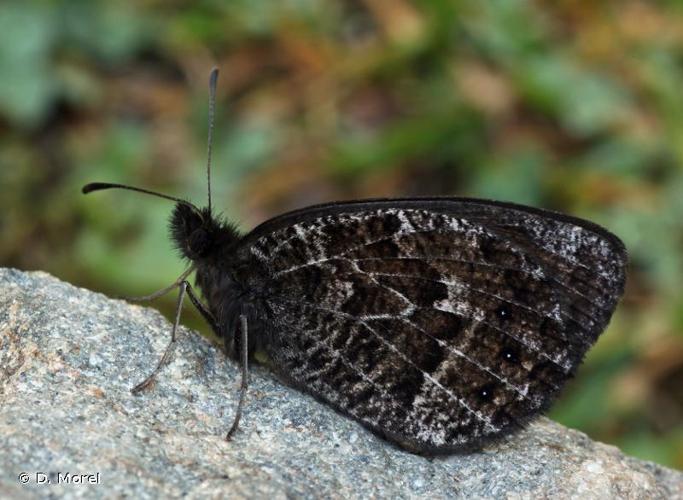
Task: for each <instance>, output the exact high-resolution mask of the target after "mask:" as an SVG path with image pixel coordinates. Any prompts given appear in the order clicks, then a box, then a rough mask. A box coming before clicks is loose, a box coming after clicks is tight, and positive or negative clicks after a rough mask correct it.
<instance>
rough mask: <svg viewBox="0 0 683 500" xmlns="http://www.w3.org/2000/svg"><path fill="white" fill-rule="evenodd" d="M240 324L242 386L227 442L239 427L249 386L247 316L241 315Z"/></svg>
mask: <svg viewBox="0 0 683 500" xmlns="http://www.w3.org/2000/svg"><path fill="white" fill-rule="evenodd" d="M240 323H241V330H242V331H241V334H242V335H241V341H240V342H241V348H242V352H241V354H242V356H241V365H242V384H241V386H240V401H239V403H238V405H237V413H236V414H235V420H234V421H233V422H232V427H230V430H229V431H228V434H227V435H226V436H225V440H226V441H229V440H230V438H232V435H233V434H234V433H235V431H236V430H237V427H238V426H239V423H240V418H241V417H242V408H244V401H245V400H246V397H247V387H248V386H249V365H248V363H249V346H248V340H249V335H248V333H249V332H248V330H247V327H248V324H247V316H246V314H242V315H241V316H240Z"/></svg>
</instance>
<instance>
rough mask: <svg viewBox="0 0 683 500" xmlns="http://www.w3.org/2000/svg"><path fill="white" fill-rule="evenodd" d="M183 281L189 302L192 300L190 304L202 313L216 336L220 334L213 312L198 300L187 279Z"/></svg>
mask: <svg viewBox="0 0 683 500" xmlns="http://www.w3.org/2000/svg"><path fill="white" fill-rule="evenodd" d="M184 283H185V289H186V290H187V296H188V297H189V298H190V302H192V305H193V306H195V307H196V308H197V311H199V313H200V314H201V315H202V317H203V318H204V319H205V320H206V322H207V323H208V324H209V326H210V327H211V329H212V330H213V331H214V333H215V334H216V335H218V336H220V331H219V330H218V323H216V319H215V318H214V317H213V314H211V312H210V311H209V308H208V307H206V306H205V305H204V304H203V303H202V301H201V300H199V297H197V295H196V294H195V293H194V289H193V288H192V286H191V285H190V283H189V282H188V281H184Z"/></svg>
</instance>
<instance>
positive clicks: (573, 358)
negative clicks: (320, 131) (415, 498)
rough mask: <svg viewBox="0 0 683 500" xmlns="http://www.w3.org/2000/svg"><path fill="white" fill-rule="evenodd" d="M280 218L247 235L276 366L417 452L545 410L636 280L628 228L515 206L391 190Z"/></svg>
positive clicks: (474, 437) (485, 436) (483, 435)
mask: <svg viewBox="0 0 683 500" xmlns="http://www.w3.org/2000/svg"><path fill="white" fill-rule="evenodd" d="M279 219H280V220H276V221H275V223H266V224H264V227H262V228H257V229H256V230H255V231H254V232H253V233H252V234H253V236H252V237H251V238H250V236H249V235H248V236H247V237H246V238H245V241H247V242H248V244H245V245H244V246H243V247H242V251H243V252H246V253H247V254H248V257H249V259H251V260H252V261H253V263H254V264H253V267H252V270H253V271H252V273H251V274H252V276H253V279H254V280H255V281H256V282H257V283H258V284H257V286H256V288H260V289H261V290H264V291H265V292H264V297H263V302H264V304H266V307H265V311H264V312H262V315H264V316H265V317H263V318H262V321H263V324H264V327H265V328H266V330H267V331H268V332H269V333H268V334H267V335H266V337H267V338H268V339H269V341H268V342H266V346H265V348H266V351H267V352H268V355H269V356H270V358H271V359H272V366H273V368H274V369H275V370H276V371H278V373H280V375H282V376H283V377H284V378H286V379H288V380H290V381H291V382H292V383H293V384H296V385H297V386H299V387H302V388H304V389H306V390H307V391H308V392H311V393H312V394H314V395H315V396H317V397H319V398H320V399H322V400H325V401H327V402H328V403H330V404H332V405H333V406H335V407H336V408H338V409H339V410H340V411H342V412H344V413H346V414H348V415H350V416H352V417H354V418H356V419H357V420H359V421H361V422H362V423H364V424H365V425H366V426H368V427H370V428H371V429H373V430H375V431H376V432H378V433H380V434H382V435H384V436H386V437H388V438H390V439H392V440H394V441H396V442H398V443H399V444H402V445H403V446H406V447H409V448H412V449H414V450H417V451H424V452H438V451H452V450H457V449H464V448H468V447H471V446H473V445H479V444H481V443H483V442H486V441H487V440H489V439H492V438H495V437H498V436H503V435H505V434H507V433H509V432H511V431H513V430H515V429H517V428H519V427H520V426H522V425H523V424H524V423H526V422H527V421H528V420H530V419H531V418H533V417H534V416H536V415H538V414H539V413H540V412H542V411H543V410H544V409H546V408H547V407H548V406H549V404H550V403H551V402H552V401H553V400H554V399H555V397H556V395H557V392H558V391H559V390H560V388H561V387H562V386H563V385H564V383H565V382H566V380H567V379H568V378H570V377H571V376H572V374H573V372H574V371H575V369H576V367H577V366H578V364H579V363H580V361H581V359H582V358H583V356H584V354H585V352H586V351H587V349H588V348H589V347H590V346H591V345H592V344H593V342H594V341H595V339H596V338H597V336H598V335H599V334H600V333H601V332H602V330H603V329H604V328H605V327H606V325H607V323H608V322H609V319H610V316H611V314H612V312H613V310H614V307H615V306H616V302H617V300H618V298H619V297H620V295H621V293H622V290H623V285H624V265H625V260H626V256H625V252H624V249H623V246H622V245H621V243H620V242H619V240H618V239H617V238H616V237H614V236H612V235H611V234H610V233H607V231H605V230H603V229H601V228H599V227H598V226H595V225H593V224H591V223H588V222H585V221H581V220H579V219H574V218H570V217H566V216H560V215H556V214H552V213H550V212H542V211H538V210H533V209H526V208H524V207H518V206H516V205H507V204H499V203H493V202H492V203H486V202H476V203H473V202H472V201H467V200H465V201H463V200H457V199H453V200H451V201H449V200H438V201H432V202H430V201H419V200H413V201H405V202H400V201H396V202H387V201H378V202H374V203H373V202H366V203H356V204H353V203H351V204H342V205H329V206H328V207H325V206H323V207H315V208H313V209H309V210H304V211H300V212H298V213H294V214H293V216H289V217H287V216H284V217H280V218H279Z"/></svg>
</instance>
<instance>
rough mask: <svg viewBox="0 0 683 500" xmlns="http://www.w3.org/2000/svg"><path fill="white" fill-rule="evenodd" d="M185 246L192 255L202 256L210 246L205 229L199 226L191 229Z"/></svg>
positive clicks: (209, 239)
mask: <svg viewBox="0 0 683 500" xmlns="http://www.w3.org/2000/svg"><path fill="white" fill-rule="evenodd" d="M187 246H188V247H189V249H190V252H191V253H192V254H193V255H195V256H197V257H203V256H205V255H206V254H207V253H208V251H209V248H210V246H211V237H210V236H209V233H207V232H206V230H204V229H203V228H201V227H200V228H198V229H195V230H194V231H192V234H191V235H190V237H189V239H188V242H187Z"/></svg>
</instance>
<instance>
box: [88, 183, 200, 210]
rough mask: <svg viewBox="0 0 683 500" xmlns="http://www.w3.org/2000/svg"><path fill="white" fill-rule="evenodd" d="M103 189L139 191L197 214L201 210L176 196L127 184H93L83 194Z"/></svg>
mask: <svg viewBox="0 0 683 500" xmlns="http://www.w3.org/2000/svg"><path fill="white" fill-rule="evenodd" d="M103 189H127V190H129V191H137V192H138V193H144V194H151V195H152V196H158V197H159V198H164V199H166V200H171V201H175V202H176V203H182V204H183V205H187V206H188V207H190V208H192V209H194V210H195V211H196V212H199V209H198V208H197V207H195V206H194V205H193V204H192V203H190V202H189V201H187V200H183V199H181V198H176V197H175V196H169V195H167V194H161V193H157V192H156V191H150V190H149V189H142V188H138V187H133V186H127V185H125V184H115V183H111V182H91V183H90V184H86V185H85V186H83V189H82V190H81V191H82V192H83V194H88V193H92V192H93V191H102V190H103Z"/></svg>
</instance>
